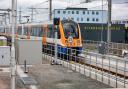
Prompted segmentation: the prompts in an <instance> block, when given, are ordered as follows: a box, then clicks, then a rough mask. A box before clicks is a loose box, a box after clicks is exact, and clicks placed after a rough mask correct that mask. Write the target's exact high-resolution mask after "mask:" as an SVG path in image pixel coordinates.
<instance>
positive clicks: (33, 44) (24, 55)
mask: <svg viewBox="0 0 128 89" xmlns="http://www.w3.org/2000/svg"><path fill="white" fill-rule="evenodd" d="M16 59H17V61H18V63H19V64H24V61H25V60H26V61H27V64H29V65H32V64H41V63H42V40H27V39H24V40H23V39H22V40H21V39H20V40H19V39H18V40H16Z"/></svg>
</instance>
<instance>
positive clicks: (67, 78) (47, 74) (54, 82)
mask: <svg viewBox="0 0 128 89" xmlns="http://www.w3.org/2000/svg"><path fill="white" fill-rule="evenodd" d="M28 74H29V75H30V76H32V77H33V78H35V80H36V81H37V82H38V89H103V88H111V87H110V86H108V85H105V84H103V83H101V82H98V81H96V80H93V79H90V78H88V77H86V76H85V75H81V74H80V73H77V72H75V71H72V70H69V69H67V68H64V67H62V66H61V65H50V62H49V61H48V60H43V64H41V65H35V66H33V67H30V68H29V72H28Z"/></svg>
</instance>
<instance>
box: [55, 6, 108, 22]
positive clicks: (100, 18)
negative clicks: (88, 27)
mask: <svg viewBox="0 0 128 89" xmlns="http://www.w3.org/2000/svg"><path fill="white" fill-rule="evenodd" d="M54 18H60V19H61V20H62V19H72V20H74V21H76V22H78V23H107V11H106V10H88V9H87V8H66V9H55V10H54Z"/></svg>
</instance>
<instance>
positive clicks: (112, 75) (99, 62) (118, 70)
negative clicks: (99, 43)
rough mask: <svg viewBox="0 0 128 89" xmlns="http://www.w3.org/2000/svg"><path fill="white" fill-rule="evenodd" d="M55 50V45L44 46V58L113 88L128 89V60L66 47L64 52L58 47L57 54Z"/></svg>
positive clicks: (62, 48)
mask: <svg viewBox="0 0 128 89" xmlns="http://www.w3.org/2000/svg"><path fill="white" fill-rule="evenodd" d="M54 49H55V46H54V45H47V46H43V49H42V51H43V58H44V59H48V60H51V63H53V64H54V63H55V64H61V66H63V67H67V68H68V69H71V70H74V71H77V72H79V73H81V74H83V75H86V76H88V77H91V78H93V79H96V80H97V81H100V82H102V83H105V84H108V85H110V86H112V87H121V88H123V87H125V88H126V87H127V88H128V60H127V59H124V58H120V57H115V56H109V55H105V54H104V55H103V54H99V53H95V52H89V51H86V50H76V49H73V48H66V47H65V49H66V52H64V51H63V50H64V47H61V46H57V52H55V50H54ZM79 52H81V54H79V55H78V54H77V53H79ZM55 54H57V58H55Z"/></svg>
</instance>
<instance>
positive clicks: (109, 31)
mask: <svg viewBox="0 0 128 89" xmlns="http://www.w3.org/2000/svg"><path fill="white" fill-rule="evenodd" d="M111 7H112V0H108V31H107V42H108V44H109V43H110V42H111Z"/></svg>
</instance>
